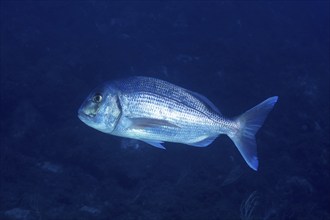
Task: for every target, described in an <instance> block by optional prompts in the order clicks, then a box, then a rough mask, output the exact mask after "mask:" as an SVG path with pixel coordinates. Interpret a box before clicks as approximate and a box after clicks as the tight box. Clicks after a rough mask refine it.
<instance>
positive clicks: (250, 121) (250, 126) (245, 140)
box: [228, 96, 278, 171]
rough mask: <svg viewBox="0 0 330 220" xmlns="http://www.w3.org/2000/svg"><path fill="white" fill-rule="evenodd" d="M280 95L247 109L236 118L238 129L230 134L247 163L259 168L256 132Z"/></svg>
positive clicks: (255, 168)
mask: <svg viewBox="0 0 330 220" xmlns="http://www.w3.org/2000/svg"><path fill="white" fill-rule="evenodd" d="M277 99H278V97H277V96H273V97H270V98H268V99H266V100H265V101H263V102H262V103H260V104H258V105H257V106H255V107H253V108H251V109H250V110H248V111H246V112H245V113H243V114H242V115H240V116H239V117H238V118H237V119H236V123H237V124H238V130H237V131H236V132H232V133H230V134H229V135H228V136H229V137H230V138H231V140H232V141H233V142H234V144H235V145H236V147H237V148H238V150H239V152H240V153H241V155H242V156H243V158H244V160H245V161H246V163H247V164H248V165H249V166H250V167H251V168H252V169H253V170H256V171H257V170H258V164H259V163H258V157H257V144H256V139H255V134H256V133H257V132H258V130H259V129H260V127H261V126H262V124H263V123H264V121H265V119H266V117H267V115H268V113H269V112H270V111H271V110H272V109H273V107H274V105H275V103H276V102H277Z"/></svg>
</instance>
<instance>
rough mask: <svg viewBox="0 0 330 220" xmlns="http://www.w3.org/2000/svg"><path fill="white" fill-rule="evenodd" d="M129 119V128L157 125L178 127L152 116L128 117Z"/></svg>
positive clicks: (155, 126) (153, 126) (144, 127)
mask: <svg viewBox="0 0 330 220" xmlns="http://www.w3.org/2000/svg"><path fill="white" fill-rule="evenodd" d="M129 120H130V121H131V125H130V126H129V128H130V129H147V128H157V127H163V126H165V127H172V128H178V127H179V126H177V125H175V124H173V123H171V122H169V121H166V120H161V119H153V118H129Z"/></svg>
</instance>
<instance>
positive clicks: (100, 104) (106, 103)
mask: <svg viewBox="0 0 330 220" xmlns="http://www.w3.org/2000/svg"><path fill="white" fill-rule="evenodd" d="M118 97H119V91H118V90H116V89H115V88H114V87H113V86H111V85H109V84H104V85H102V86H100V87H97V88H95V89H94V90H93V91H92V92H91V93H90V94H89V96H88V97H87V98H86V99H85V101H84V102H83V103H82V105H81V106H80V108H79V110H78V117H79V119H80V120H81V121H82V122H84V123H85V124H86V125H88V126H90V127H92V128H95V129H96V130H99V131H101V132H104V133H112V131H113V130H114V128H115V127H116V124H117V122H118V120H119V117H120V114H121V107H120V103H119V98H118Z"/></svg>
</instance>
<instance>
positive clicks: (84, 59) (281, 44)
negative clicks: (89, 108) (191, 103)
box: [0, 1, 330, 220]
mask: <svg viewBox="0 0 330 220" xmlns="http://www.w3.org/2000/svg"><path fill="white" fill-rule="evenodd" d="M0 16H1V17H0V18H1V30H0V32H1V45H0V46H1V104H0V106H1V107H0V108H1V136H0V138H1V142H0V143H1V148H0V150H1V151H0V153H1V154H0V184H1V185H0V219H14V220H15V219H27V220H33V219H37V220H41V219H51V220H52V219H54V220H55V219H56V220H57V219H125V220H126V219H128V220H130V219H141V220H142V219H143V220H144V219H147V220H149V219H152V220H154V219H155V220H156V219H178V220H179V219H189V220H191V219H210V220H211V219H243V220H246V219H263V220H266V219H267V220H277V219H288V220H289V219H290V220H294V219H306V220H307V219H308V220H311V219H330V211H329V209H328V205H329V203H330V198H329V197H330V190H329V184H330V175H329V168H330V167H329V157H330V155H329V154H330V139H329V133H330V131H329V130H330V129H329V124H330V122H329V121H330V118H329V100H330V98H329V84H330V83H329V81H330V78H329V75H330V73H329V39H330V36H329V3H328V2H327V1H313V2H312V1H310V2H296V1H295V2H262V1H259V2H251V1H248V2H235V3H234V2H101V1H76V2H64V1H54V2H51V1H47V2H38V1H32V2H28V1H25V2H24V1H2V2H1V15H0ZM132 75H145V76H152V77H156V78H160V79H164V80H167V81H169V82H172V83H175V84H177V85H180V86H182V87H185V88H188V89H190V90H193V91H196V92H199V93H201V94H204V95H205V96H207V97H208V98H209V99H210V100H212V101H213V102H214V104H215V105H216V106H218V107H219V109H220V110H221V112H222V113H223V114H224V115H226V116H229V117H233V116H237V115H239V114H241V113H243V112H244V111H246V110H247V109H249V108H251V107H252V106H254V105H256V104H257V103H259V102H261V101H262V100H264V99H266V98H268V97H270V96H274V95H278V96H279V97H280V98H279V102H278V103H277V105H276V106H275V108H274V110H273V111H272V112H271V113H270V115H269V117H268V119H267V120H266V122H265V124H264V126H263V128H262V129H261V130H260V131H259V133H258V135H257V143H258V155H259V162H260V166H259V171H258V172H255V171H253V170H252V169H250V168H249V167H248V166H247V165H246V164H245V162H244V160H243V158H242V157H241V155H240V154H239V152H238V150H237V149H236V148H235V146H234V144H233V143H232V142H231V141H230V139H229V138H228V137H226V136H221V137H220V138H218V139H217V140H216V141H215V142H213V143H212V144H211V145H210V146H209V147H207V148H193V147H189V146H186V145H180V144H166V148H167V150H166V151H163V150H160V149H157V148H153V147H150V146H148V145H146V144H144V143H140V142H135V141H129V140H123V139H122V138H119V137H114V136H110V135H106V134H103V133H101V132H98V131H96V130H94V129H92V128H90V127H87V126H86V125H85V124H83V123H82V122H81V121H80V120H79V119H78V118H77V110H78V108H79V106H80V104H81V103H82V101H83V100H84V99H85V98H86V96H87V95H88V93H89V92H90V91H91V89H93V88H94V87H95V86H97V85H99V84H100V83H102V82H104V81H107V80H112V79H117V78H121V77H127V76H132Z"/></svg>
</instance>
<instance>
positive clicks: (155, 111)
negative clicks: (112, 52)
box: [78, 76, 278, 171]
mask: <svg viewBox="0 0 330 220" xmlns="http://www.w3.org/2000/svg"><path fill="white" fill-rule="evenodd" d="M277 100H278V96H273V97H270V98H268V99H266V100H265V101H263V102H261V103H260V104H258V105H256V106H255V107H253V108H251V109H250V110H248V111H246V112H245V113H243V114H241V115H240V116H237V117H234V118H228V117H225V116H223V115H222V114H221V113H220V111H219V109H218V108H217V107H216V106H215V105H214V104H213V103H212V102H211V101H210V100H209V99H208V98H206V97H205V96H203V95H201V94H199V93H197V92H193V91H190V90H188V89H185V88H183V87H180V86H177V85H174V84H172V83H170V82H167V81H164V80H161V79H156V78H152V77H145V76H132V77H128V78H124V79H118V80H113V81H109V82H106V83H103V84H101V85H100V86H98V87H97V88H95V89H94V90H93V91H92V92H91V93H90V94H89V95H88V96H87V98H86V99H85V100H84V101H83V103H82V105H81V106H80V108H79V110H78V117H79V119H80V120H81V121H82V122H84V123H85V124H86V125H88V126H90V127H92V128H94V129H97V130H99V131H101V132H103V133H106V134H111V135H115V136H120V137H125V138H130V139H136V140H140V141H143V142H146V143H148V144H150V145H152V146H154V147H157V148H161V149H165V147H164V142H172V143H180V144H186V145H189V146H194V147H206V146H209V145H210V144H211V143H212V142H213V141H214V140H215V139H216V138H217V137H218V136H219V135H222V134H224V135H227V136H228V137H229V138H230V139H231V140H232V141H233V142H234V144H235V146H236V147H237V149H238V150H239V152H240V154H241V155H242V156H243V158H244V160H245V161H246V163H247V164H248V166H249V167H251V168H252V169H253V170H255V171H257V170H258V166H259V161H258V157H257V144H256V139H255V135H256V133H257V132H258V130H259V129H260V127H261V126H262V125H263V123H264V121H265V119H266V117H267V115H268V114H269V112H270V111H271V110H272V109H273V107H274V105H275V103H276V102H277Z"/></svg>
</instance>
